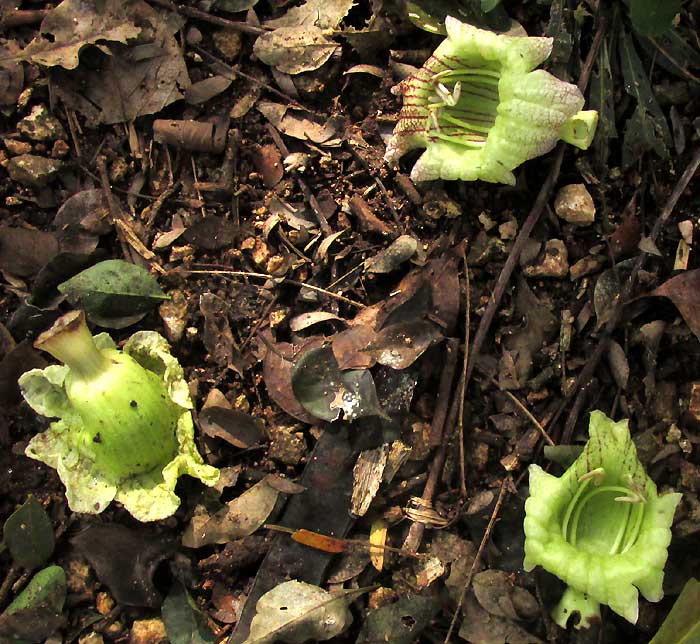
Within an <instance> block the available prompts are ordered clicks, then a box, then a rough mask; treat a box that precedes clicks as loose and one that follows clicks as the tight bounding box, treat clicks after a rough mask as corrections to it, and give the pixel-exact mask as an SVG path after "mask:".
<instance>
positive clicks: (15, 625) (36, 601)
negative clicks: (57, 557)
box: [0, 566, 66, 644]
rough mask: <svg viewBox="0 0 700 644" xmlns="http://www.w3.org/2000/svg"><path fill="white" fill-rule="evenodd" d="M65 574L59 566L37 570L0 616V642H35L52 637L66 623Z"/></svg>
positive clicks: (23, 643) (19, 643)
mask: <svg viewBox="0 0 700 644" xmlns="http://www.w3.org/2000/svg"><path fill="white" fill-rule="evenodd" d="M65 601H66V574H65V572H63V568H61V567H60V566H49V567H48V568H44V569H43V570H41V571H40V572H38V573H37V574H36V575H34V577H32V580H31V581H30V582H29V584H27V587H26V588H25V589H24V590H23V591H22V592H21V593H20V594H19V595H18V596H17V597H16V598H15V600H14V601H13V602H12V603H11V604H10V605H9V606H8V607H7V608H6V609H5V612H4V613H3V614H2V615H0V642H3V644H5V643H13V644H34V643H38V642H43V641H44V640H46V639H47V638H48V637H50V636H51V635H52V634H53V633H54V631H56V629H57V628H59V627H60V626H61V624H62V623H63V617H62V616H61V612H62V611H63V604H64V603H65Z"/></svg>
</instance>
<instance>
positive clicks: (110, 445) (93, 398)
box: [19, 311, 218, 521]
mask: <svg viewBox="0 0 700 644" xmlns="http://www.w3.org/2000/svg"><path fill="white" fill-rule="evenodd" d="M36 346H37V347H38V348H40V349H43V350H45V351H47V352H49V353H51V354H52V355H53V356H54V357H56V358H58V359H59V360H61V361H62V362H64V364H65V366H59V365H52V366H50V367H47V368H46V369H34V370H32V371H29V372H27V373H25V374H23V376H22V377H21V378H20V381H19V384H20V388H21V390H22V394H23V395H24V397H25V399H26V400H27V402H28V403H29V405H30V406H31V407H32V408H33V409H34V410H35V411H37V412H38V413H40V414H42V415H44V416H49V417H58V418H59V420H57V421H55V422H53V423H52V424H51V426H50V428H49V429H48V430H47V431H46V432H44V433H43V434H39V435H37V436H35V437H34V438H33V439H32V440H31V441H30V443H29V445H28V447H27V451H26V453H27V455H28V456H30V457H32V458H36V459H37V460H40V461H43V462H44V463H46V464H47V465H50V466H51V467H54V468H55V469H56V470H57V472H58V474H59V476H60V478H61V480H62V481H63V483H64V485H65V486H66V496H67V498H68V503H69V506H70V507H71V509H72V510H74V511H76V512H86V513H92V514H95V513H99V512H101V511H102V510H104V509H105V508H106V507H107V505H108V504H109V503H110V501H112V499H114V498H116V499H117V500H118V501H120V502H121V503H122V504H123V505H124V506H125V508H126V509H127V510H128V511H129V512H130V513H131V514H132V515H134V516H135V517H136V518H137V519H139V520H141V521H153V520H156V519H162V518H165V517H167V516H170V515H171V514H173V513H174V512H175V510H176V509H177V507H178V506H179V503H180V500H179V499H178V497H177V496H176V495H175V494H174V491H173V490H174V488H175V484H176V482H177V478H178V477H179V476H180V475H181V474H190V475H191V476H195V477H197V478H199V479H200V480H202V481H203V482H204V483H206V484H207V485H213V483H214V482H216V480H217V478H218V471H217V470H216V469H215V468H213V467H210V466H208V465H204V463H203V462H202V458H201V456H200V455H199V454H198V453H197V450H196V447H195V445H194V426H193V424H192V415H191V413H190V411H189V409H190V408H191V401H190V399H189V393H188V390H187V383H186V382H185V381H184V374H183V372H182V368H181V367H180V365H179V364H178V362H177V360H176V359H175V358H174V357H173V356H172V355H171V354H170V352H169V347H168V344H167V342H166V341H165V339H164V338H162V337H161V336H160V335H158V334H157V333H155V332H152V331H142V332H140V333H136V334H134V335H133V336H132V337H131V338H130V339H129V340H128V341H127V343H126V345H125V346H124V351H119V350H117V349H116V348H115V345H114V343H113V342H112V340H111V338H110V337H109V336H108V335H107V334H100V335H98V336H96V337H94V338H93V337H92V335H91V334H90V332H89V330H88V328H87V326H86V324H85V317H84V315H83V314H82V312H78V311H74V312H71V313H68V314H66V315H65V316H63V317H62V318H60V319H59V320H58V321H57V323H56V324H55V325H54V326H53V327H52V328H51V329H49V330H48V331H46V332H45V333H43V334H42V335H41V336H39V338H38V340H37V342H36Z"/></svg>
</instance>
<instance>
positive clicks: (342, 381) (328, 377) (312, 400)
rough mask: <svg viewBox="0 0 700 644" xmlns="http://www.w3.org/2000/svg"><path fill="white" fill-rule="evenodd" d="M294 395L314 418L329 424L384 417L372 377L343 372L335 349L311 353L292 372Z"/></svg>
mask: <svg viewBox="0 0 700 644" xmlns="http://www.w3.org/2000/svg"><path fill="white" fill-rule="evenodd" d="M292 388H293V390H294V395H295V396H296V398H297V400H298V401H299V402H300V403H301V405H302V406H303V407H304V409H306V411H308V412H309V413H310V414H313V415H314V416H316V418H321V419H323V420H327V421H330V422H332V421H334V420H338V418H340V415H341V412H342V414H343V419H344V420H355V419H357V418H362V417H364V416H383V415H384V413H383V411H382V409H381V407H380V405H379V400H378V399H377V391H376V389H375V387H374V380H373V379H372V375H371V374H370V373H369V371H367V370H366V369H354V370H350V371H341V370H340V368H339V367H338V362H337V361H336V359H335V356H334V355H333V349H331V347H320V348H318V349H311V350H310V351H307V352H306V353H305V354H304V355H303V356H302V357H301V358H300V359H299V361H298V362H297V363H296V364H295V365H294V370H293V371H292Z"/></svg>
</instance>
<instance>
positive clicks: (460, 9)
mask: <svg viewBox="0 0 700 644" xmlns="http://www.w3.org/2000/svg"><path fill="white" fill-rule="evenodd" d="M500 4H501V0H458V1H457V2H455V1H454V0H408V1H407V2H406V13H407V15H408V19H409V20H410V21H411V22H412V23H413V24H414V25H415V26H416V27H418V28H419V29H423V30H424V31H427V32H429V33H431V34H442V35H443V36H444V35H446V34H447V30H446V29H445V18H446V17H447V16H452V17H453V18H458V19H459V20H461V21H462V22H468V23H469V24H472V25H475V26H478V27H489V28H492V29H496V30H498V31H506V30H507V29H508V28H509V27H510V19H509V18H508V14H507V13H506V12H505V11H504V10H503V7H501V6H500ZM487 7H489V8H487Z"/></svg>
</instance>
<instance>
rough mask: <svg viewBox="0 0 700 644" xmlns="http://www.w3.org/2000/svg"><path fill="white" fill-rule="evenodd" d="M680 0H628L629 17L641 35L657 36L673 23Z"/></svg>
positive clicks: (679, 7)
mask: <svg viewBox="0 0 700 644" xmlns="http://www.w3.org/2000/svg"><path fill="white" fill-rule="evenodd" d="M680 10H681V0H630V18H631V19H632V24H633V25H634V28H635V29H636V30H637V31H638V32H639V33H640V34H642V35H643V36H658V35H660V34H662V33H664V32H665V31H667V30H668V29H670V28H671V26H672V25H673V20H674V18H675V17H676V14H677V13H679V12H680Z"/></svg>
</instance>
